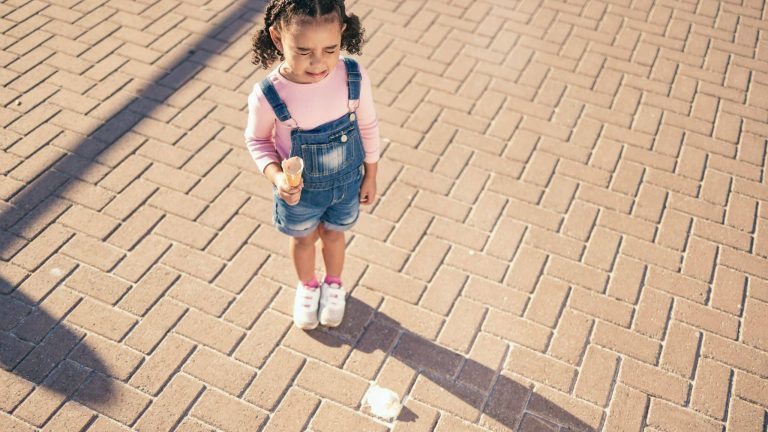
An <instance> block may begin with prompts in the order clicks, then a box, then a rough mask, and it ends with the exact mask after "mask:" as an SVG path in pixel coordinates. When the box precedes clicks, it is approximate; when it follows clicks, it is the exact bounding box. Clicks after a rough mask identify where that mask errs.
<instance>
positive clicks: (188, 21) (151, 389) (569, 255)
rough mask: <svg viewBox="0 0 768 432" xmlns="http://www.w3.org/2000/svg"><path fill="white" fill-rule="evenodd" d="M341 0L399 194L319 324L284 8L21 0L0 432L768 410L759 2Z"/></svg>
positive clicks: (605, 424)
mask: <svg viewBox="0 0 768 432" xmlns="http://www.w3.org/2000/svg"><path fill="white" fill-rule="evenodd" d="M349 3H350V5H351V10H352V11H353V12H356V13H357V14H359V15H360V16H361V17H363V21H364V24H365V26H366V28H367V34H368V36H369V37H370V41H369V43H368V44H367V46H366V47H365V50H364V51H365V55H364V56H363V57H362V58H361V61H362V62H363V63H364V64H365V65H366V67H367V68H368V69H369V71H370V73H371V77H372V80H373V84H374V86H375V96H376V101H377V108H378V112H379V115H380V120H381V124H382V135H383V137H384V138H385V139H386V143H387V145H386V148H385V151H384V155H383V160H382V163H381V170H380V172H381V177H380V182H379V184H380V189H381V192H382V194H381V195H382V196H381V199H380V200H379V201H378V203H377V204H376V205H375V206H374V207H372V208H370V209H368V210H367V211H366V212H365V213H364V214H363V215H362V217H361V220H360V224H359V225H358V226H357V228H356V229H355V230H354V233H353V235H352V236H350V238H349V259H348V265H347V269H346V280H347V282H348V284H349V285H350V286H354V291H353V292H352V297H351V299H350V304H349V309H348V313H347V314H348V315H347V318H346V321H345V322H344V324H343V325H342V327H340V328H338V329H335V330H333V331H326V330H318V331H312V332H309V333H305V332H303V331H300V330H297V329H296V328H293V327H292V326H291V322H290V308H291V302H292V296H293V288H292V286H293V284H294V280H293V271H292V269H291V265H290V261H289V260H288V258H287V256H286V245H285V240H284V239H283V238H282V237H281V236H280V235H279V234H278V233H277V232H276V231H275V230H274V229H273V228H272V227H271V223H270V192H269V189H268V187H267V184H266V182H265V181H264V179H263V178H261V177H260V175H259V173H258V172H256V170H255V165H254V164H253V163H252V162H251V161H250V159H249V156H248V154H247V152H246V150H245V148H244V145H243V142H242V128H243V124H244V110H245V106H246V95H247V93H248V92H249V90H250V88H251V86H252V85H253V84H254V83H255V82H256V81H257V80H258V79H259V78H260V77H261V76H263V74H264V72H262V71H257V70H255V68H254V67H253V66H252V65H251V64H250V63H249V53H248V49H249V37H248V36H249V33H250V32H251V31H253V29H254V27H255V26H256V25H259V24H260V18H261V16H260V13H261V12H262V9H263V4H262V3H260V2H255V1H238V2H233V1H229V0H212V1H206V0H183V1H174V0H159V1H151V0H139V1H130V2H129V1H120V0H31V1H28V0H6V1H4V2H2V3H0V34H2V36H0V47H1V48H2V50H1V51H0V83H2V89H1V90H0V123H1V126H2V128H3V129H2V132H1V133H0V150H2V152H0V171H1V172H2V174H3V177H2V181H1V182H0V198H1V199H2V200H1V201H0V430H2V431H27V430H35V429H36V428H40V429H43V430H46V431H81V430H87V431H120V430H140V431H161V430H162V431H167V430H173V429H176V430H183V431H200V430H223V431H257V430H258V431H292V430H297V431H298V430H312V431H317V432H322V431H385V430H395V431H428V430H435V431H459V430H467V431H475V430H494V431H495V430H520V431H534V430H535V431H555V430H558V428H559V429H560V430H566V429H568V428H570V429H573V430H610V431H638V430H646V431H681V430H697V431H719V430H724V429H727V430H729V431H752V432H754V431H763V430H765V428H766V408H768V390H766V389H768V382H767V381H766V379H767V378H768V331H767V330H766V329H768V260H767V259H766V257H767V256H768V211H767V209H768V205H767V203H768V185H767V184H766V172H765V170H766V163H765V162H766V136H768V24H767V23H768V7H766V5H765V3H764V2H763V1H755V0H752V1H749V0H747V1H736V0H731V1H727V2H718V1H710V0H701V1H690V0H685V1H668V0H662V1H656V2H654V1H644V0H637V1H629V0H613V1H583V0H569V1H529V0H523V1H514V0H483V1H470V0H452V1H447V0H443V1H441V0H400V1H394V0H375V1H374V0H358V1H349ZM374 380H375V381H378V382H379V383H380V384H381V385H383V386H385V387H388V388H391V389H394V390H395V391H397V392H398V393H399V394H401V395H403V396H404V398H405V400H406V404H405V406H406V409H405V410H404V411H403V413H402V414H401V416H400V417H399V419H398V420H397V421H395V422H393V423H385V422H382V421H379V420H376V419H374V418H373V417H371V416H370V415H369V414H368V412H367V411H366V410H365V409H363V408H361V406H360V401H361V398H362V396H363V394H364V393H365V391H366V389H367V387H368V385H369V382H370V381H374Z"/></svg>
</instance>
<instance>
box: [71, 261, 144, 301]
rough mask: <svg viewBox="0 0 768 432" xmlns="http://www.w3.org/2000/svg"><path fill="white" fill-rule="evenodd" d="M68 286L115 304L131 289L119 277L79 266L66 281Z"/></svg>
mask: <svg viewBox="0 0 768 432" xmlns="http://www.w3.org/2000/svg"><path fill="white" fill-rule="evenodd" d="M65 284H66V286H67V287H69V288H72V289H74V290H76V291H78V292H80V293H82V294H85V295H87V296H89V297H92V298H95V299H98V300H101V301H103V302H105V303H107V304H110V305H112V304H115V303H116V302H117V301H118V300H119V299H120V298H121V297H122V296H123V295H125V293H126V292H127V291H128V289H129V285H128V284H127V283H125V282H123V281H122V280H120V279H119V278H116V277H114V276H111V275H109V274H108V273H104V272H100V271H98V270H96V269H94V268H92V267H85V266H82V267H79V268H78V269H77V270H75V272H74V273H73V274H72V276H70V277H69V278H68V279H67V281H66V283H65Z"/></svg>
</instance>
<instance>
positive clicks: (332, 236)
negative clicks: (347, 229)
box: [320, 228, 344, 243]
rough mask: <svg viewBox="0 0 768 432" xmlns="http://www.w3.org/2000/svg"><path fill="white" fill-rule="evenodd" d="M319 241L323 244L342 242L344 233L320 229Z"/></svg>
mask: <svg viewBox="0 0 768 432" xmlns="http://www.w3.org/2000/svg"><path fill="white" fill-rule="evenodd" d="M320 239H321V240H322V241H323V243H336V242H340V241H341V242H343V241H344V233H343V232H341V231H334V230H329V229H325V228H322V229H320Z"/></svg>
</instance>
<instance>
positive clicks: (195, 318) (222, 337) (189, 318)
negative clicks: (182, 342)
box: [176, 309, 244, 354]
mask: <svg viewBox="0 0 768 432" xmlns="http://www.w3.org/2000/svg"><path fill="white" fill-rule="evenodd" d="M176 331H177V332H178V333H179V334H181V335H184V336H186V337H188V338H190V339H192V340H195V341H198V342H201V343H203V344H205V345H207V346H210V347H211V348H213V349H215V350H217V351H219V352H221V353H224V354H228V353H230V352H231V351H232V350H233V349H234V348H235V346H236V345H237V344H238V343H239V342H240V340H242V338H243V336H244V334H243V332H242V330H240V329H238V328H237V327H235V326H233V325H231V324H227V323H224V322H222V321H219V320H217V319H215V318H213V317H211V316H210V315H206V314H204V313H202V312H198V311H196V310H194V309H192V310H190V311H189V312H187V314H186V315H184V318H182V320H181V322H179V324H178V325H177V327H176Z"/></svg>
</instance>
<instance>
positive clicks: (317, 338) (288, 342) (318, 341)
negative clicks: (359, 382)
mask: <svg viewBox="0 0 768 432" xmlns="http://www.w3.org/2000/svg"><path fill="white" fill-rule="evenodd" d="M282 345H283V346H284V347H286V348H290V349H292V350H295V351H297V352H299V353H301V354H305V355H306V356H308V357H312V358H315V359H317V360H320V361H323V362H325V363H328V364H330V365H332V366H337V367H340V366H341V365H342V364H343V363H344V360H345V359H346V358H347V357H349V353H350V351H352V348H351V347H350V346H349V345H347V344H344V343H343V341H342V340H341V339H339V338H338V337H337V336H335V335H333V334H330V333H320V332H316V333H314V334H308V333H307V332H304V331H303V330H300V329H298V327H295V326H291V327H290V329H289V330H288V333H287V334H286V335H285V337H284V338H283V340H282ZM272 348H274V345H273V346H272V347H270V348H269V349H270V350H272Z"/></svg>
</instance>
